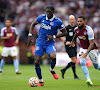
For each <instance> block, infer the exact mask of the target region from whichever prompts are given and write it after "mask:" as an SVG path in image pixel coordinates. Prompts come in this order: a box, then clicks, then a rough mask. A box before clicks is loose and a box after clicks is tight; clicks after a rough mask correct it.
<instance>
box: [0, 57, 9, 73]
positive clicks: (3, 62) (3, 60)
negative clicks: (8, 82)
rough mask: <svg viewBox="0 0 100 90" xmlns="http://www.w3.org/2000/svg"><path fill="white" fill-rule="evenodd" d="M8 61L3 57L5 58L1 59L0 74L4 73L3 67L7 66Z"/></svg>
mask: <svg viewBox="0 0 100 90" xmlns="http://www.w3.org/2000/svg"><path fill="white" fill-rule="evenodd" d="M6 60H7V57H3V58H2V59H1V65H0V74H1V73H2V71H3V67H4V65H5V62H6Z"/></svg>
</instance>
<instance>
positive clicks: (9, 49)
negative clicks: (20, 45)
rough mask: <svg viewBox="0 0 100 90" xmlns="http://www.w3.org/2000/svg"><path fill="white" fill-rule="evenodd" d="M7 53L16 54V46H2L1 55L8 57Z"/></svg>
mask: <svg viewBox="0 0 100 90" xmlns="http://www.w3.org/2000/svg"><path fill="white" fill-rule="evenodd" d="M9 54H10V55H11V56H17V48H16V46H13V47H4V48H3V51H2V56H3V57H8V55H9Z"/></svg>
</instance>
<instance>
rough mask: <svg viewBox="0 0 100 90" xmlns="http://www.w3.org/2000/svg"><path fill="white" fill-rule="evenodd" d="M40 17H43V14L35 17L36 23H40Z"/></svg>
mask: <svg viewBox="0 0 100 90" xmlns="http://www.w3.org/2000/svg"><path fill="white" fill-rule="evenodd" d="M42 18H43V15H40V16H39V17H37V19H36V21H37V23H41V21H42Z"/></svg>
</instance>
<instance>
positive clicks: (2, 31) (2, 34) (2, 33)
mask: <svg viewBox="0 0 100 90" xmlns="http://www.w3.org/2000/svg"><path fill="white" fill-rule="evenodd" d="M0 36H4V29H3V28H2V29H1V34H0Z"/></svg>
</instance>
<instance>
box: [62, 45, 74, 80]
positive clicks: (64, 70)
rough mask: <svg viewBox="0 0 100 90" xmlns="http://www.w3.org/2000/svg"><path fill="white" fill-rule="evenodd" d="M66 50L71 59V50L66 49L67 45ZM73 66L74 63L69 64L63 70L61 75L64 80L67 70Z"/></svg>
mask: <svg viewBox="0 0 100 90" xmlns="http://www.w3.org/2000/svg"><path fill="white" fill-rule="evenodd" d="M65 49H66V52H67V54H68V55H69V57H70V52H71V48H69V47H66V45H65ZM71 65H72V62H69V63H68V64H67V65H66V66H65V67H64V68H63V69H61V75H62V78H63V79H64V74H65V72H66V70H67V69H68V68H70V67H71Z"/></svg>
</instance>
